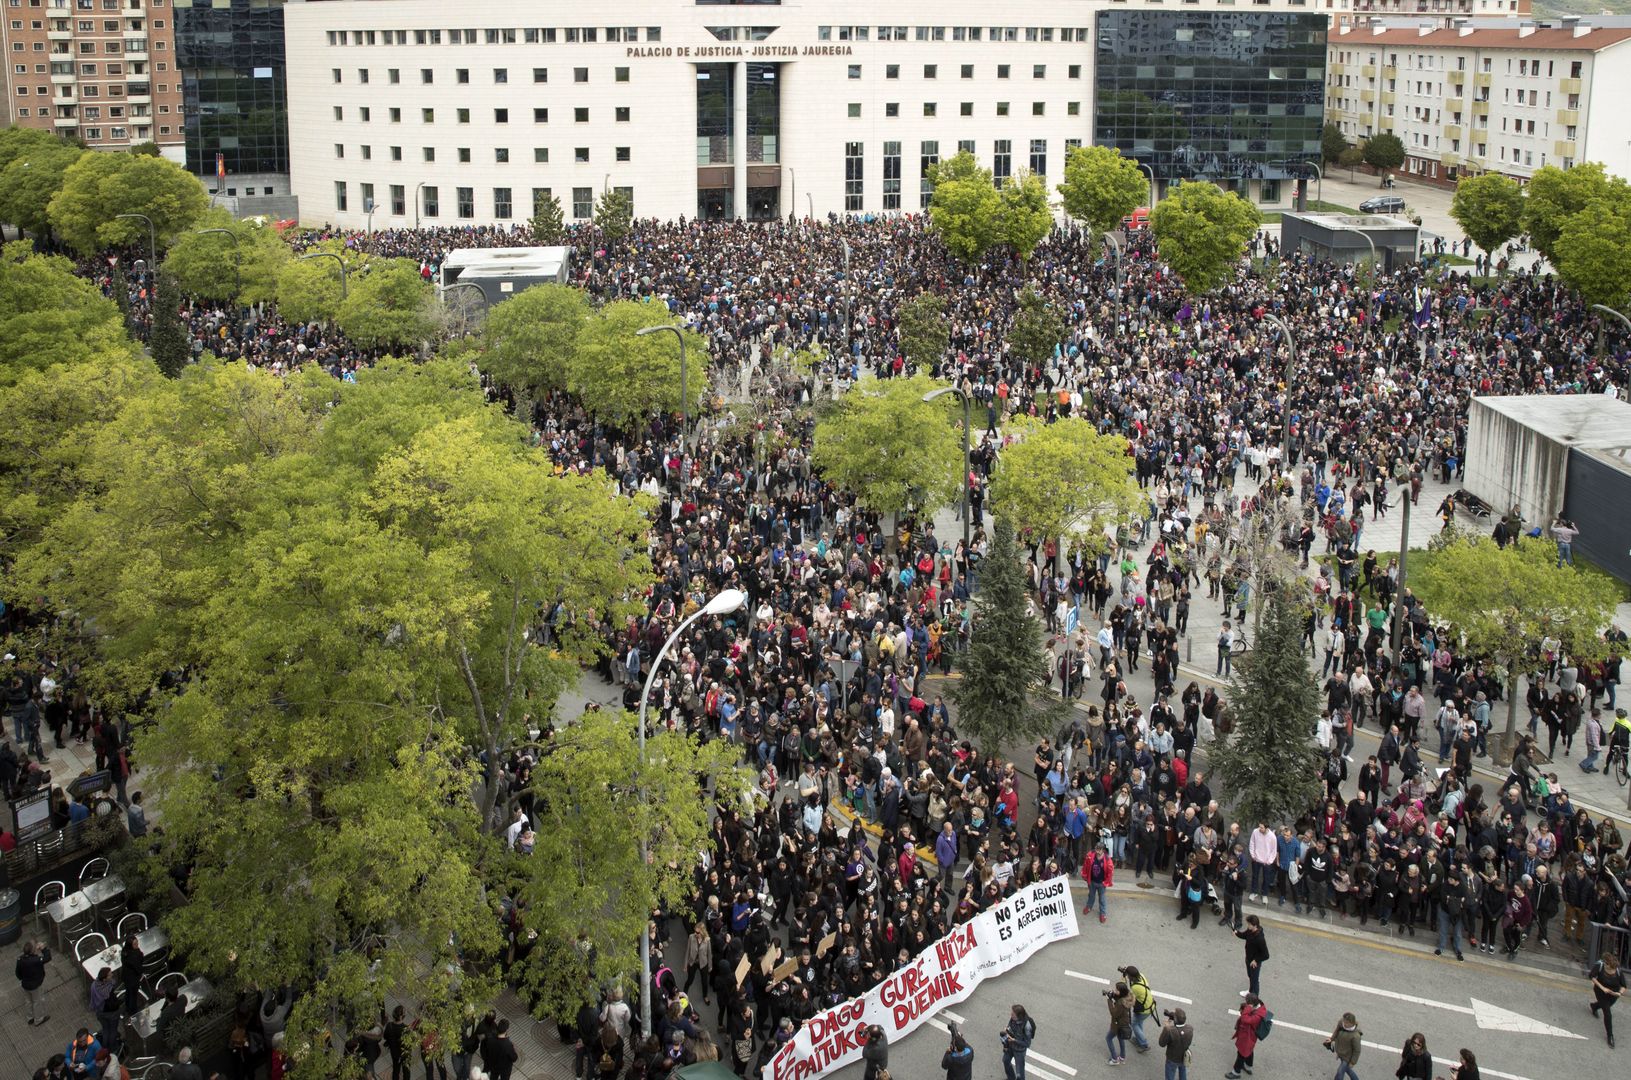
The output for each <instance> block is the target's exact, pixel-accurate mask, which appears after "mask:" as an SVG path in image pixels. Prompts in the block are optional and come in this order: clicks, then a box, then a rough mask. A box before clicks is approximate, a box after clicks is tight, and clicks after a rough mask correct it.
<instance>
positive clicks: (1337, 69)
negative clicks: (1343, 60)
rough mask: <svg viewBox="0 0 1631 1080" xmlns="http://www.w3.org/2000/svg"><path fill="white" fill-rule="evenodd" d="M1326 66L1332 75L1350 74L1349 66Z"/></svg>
mask: <svg viewBox="0 0 1631 1080" xmlns="http://www.w3.org/2000/svg"><path fill="white" fill-rule="evenodd" d="M1325 66H1326V69H1327V70H1329V71H1330V73H1331V74H1332V75H1346V74H1348V65H1347V64H1326V65H1325Z"/></svg>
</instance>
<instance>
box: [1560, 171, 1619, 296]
mask: <svg viewBox="0 0 1631 1080" xmlns="http://www.w3.org/2000/svg"><path fill="white" fill-rule="evenodd" d="M1552 251H1553V261H1554V263H1555V265H1556V266H1557V272H1558V276H1559V277H1561V278H1562V279H1563V280H1564V281H1566V282H1568V283H1569V284H1570V285H1571V286H1573V287H1574V288H1575V289H1576V290H1578V291H1579V293H1580V296H1581V299H1583V300H1585V301H1586V302H1587V303H1588V304H1606V305H1608V306H1609V307H1612V308H1617V309H1620V310H1622V311H1623V310H1624V308H1625V306H1626V304H1627V302H1628V301H1631V199H1625V198H1618V199H1596V200H1594V201H1592V202H1590V203H1587V204H1586V208H1585V209H1584V210H1582V211H1581V212H1580V213H1578V214H1572V215H1570V216H1569V217H1568V218H1566V219H1564V222H1563V229H1562V231H1561V232H1559V233H1558V237H1557V240H1556V242H1555V243H1554V244H1553V245H1552Z"/></svg>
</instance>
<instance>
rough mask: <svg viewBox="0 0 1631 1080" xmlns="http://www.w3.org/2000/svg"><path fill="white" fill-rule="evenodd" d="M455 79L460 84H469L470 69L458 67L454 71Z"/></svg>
mask: <svg viewBox="0 0 1631 1080" xmlns="http://www.w3.org/2000/svg"><path fill="white" fill-rule="evenodd" d="M453 81H454V82H456V83H458V84H459V85H460V86H464V85H466V84H468V83H469V82H470V69H469V68H458V69H457V70H455V71H454V72H453Z"/></svg>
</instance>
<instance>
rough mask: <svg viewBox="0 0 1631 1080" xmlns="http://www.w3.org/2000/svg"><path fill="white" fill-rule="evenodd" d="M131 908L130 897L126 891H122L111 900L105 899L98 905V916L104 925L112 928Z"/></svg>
mask: <svg viewBox="0 0 1631 1080" xmlns="http://www.w3.org/2000/svg"><path fill="white" fill-rule="evenodd" d="M129 910H130V900H129V898H127V897H126V896H125V894H124V893H120V894H119V895H118V896H115V897H113V898H112V899H111V900H104V901H102V902H101V903H100V904H98V905H96V917H97V918H98V919H100V920H101V921H102V925H103V926H106V927H108V928H110V929H111V928H112V927H113V925H114V923H116V922H118V921H119V920H120V919H122V918H123V917H124V916H125V913H126V912H128V911H129Z"/></svg>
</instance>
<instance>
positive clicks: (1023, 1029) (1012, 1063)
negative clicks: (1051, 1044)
mask: <svg viewBox="0 0 1631 1080" xmlns="http://www.w3.org/2000/svg"><path fill="white" fill-rule="evenodd" d="M999 1038H1001V1039H1002V1073H1003V1075H1004V1076H1005V1077H1007V1080H1025V1053H1026V1051H1028V1050H1030V1048H1031V1040H1032V1039H1034V1038H1036V1021H1035V1020H1032V1019H1031V1017H1030V1015H1029V1014H1027V1013H1026V1011H1025V1006H1023V1005H1015V1006H1014V1007H1013V1008H1012V1009H1010V1010H1009V1011H1008V1026H1007V1027H1006V1028H1005V1029H1003V1031H1002V1032H1001V1033H1000V1034H999Z"/></svg>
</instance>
